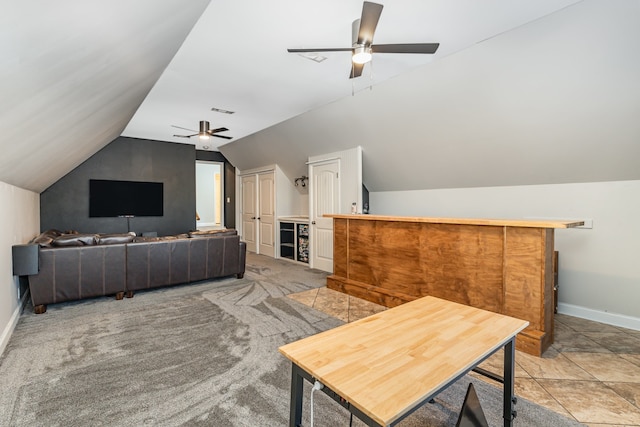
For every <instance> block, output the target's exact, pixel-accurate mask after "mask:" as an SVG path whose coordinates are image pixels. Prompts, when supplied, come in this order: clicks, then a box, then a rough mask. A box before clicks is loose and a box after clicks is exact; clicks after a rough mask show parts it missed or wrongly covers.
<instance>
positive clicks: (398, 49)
mask: <svg viewBox="0 0 640 427" xmlns="http://www.w3.org/2000/svg"><path fill="white" fill-rule="evenodd" d="M438 46H440V43H401V44H374V45H371V51H372V52H374V53H435V52H436V50H438Z"/></svg>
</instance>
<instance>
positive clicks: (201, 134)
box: [198, 120, 209, 139]
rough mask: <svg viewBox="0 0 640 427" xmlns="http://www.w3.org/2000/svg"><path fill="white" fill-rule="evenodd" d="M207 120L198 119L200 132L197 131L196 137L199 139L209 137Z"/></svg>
mask: <svg viewBox="0 0 640 427" xmlns="http://www.w3.org/2000/svg"><path fill="white" fill-rule="evenodd" d="M208 131H209V122H206V121H202V120H201V121H200V132H198V138H200V139H209V134H208V133H207V132H208Z"/></svg>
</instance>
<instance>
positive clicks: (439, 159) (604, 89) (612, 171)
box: [220, 0, 640, 191]
mask: <svg viewBox="0 0 640 427" xmlns="http://www.w3.org/2000/svg"><path fill="white" fill-rule="evenodd" d="M638 22H640V2H638V1H636V0H631V1H618V2H605V1H598V0H595V1H584V2H580V3H578V4H575V5H573V6H570V7H568V8H566V9H563V10H561V11H558V12H556V13H554V14H552V15H550V16H547V17H545V18H542V19H539V20H537V21H535V22H531V23H529V24H526V25H524V26H522V27H520V28H518V29H514V30H512V31H509V32H507V33H504V34H501V35H498V36H496V37H495V38H492V39H490V40H487V41H484V42H482V43H480V44H477V45H475V46H473V47H471V48H469V49H466V50H464V51H461V52H458V53H456V54H454V55H451V56H448V57H446V58H443V59H441V60H439V61H435V62H433V63H431V64H427V65H424V66H421V67H419V68H417V69H415V70H413V71H409V72H407V73H404V74H403V75H402V76H401V77H399V78H395V79H391V80H389V81H386V82H383V83H380V84H379V85H376V86H374V87H373V88H372V90H364V91H361V92H359V93H357V94H356V95H355V96H353V97H347V98H344V99H341V100H339V101H337V102H335V103H332V104H330V105H327V106H324V107H321V108H318V109H316V110H313V111H310V112H307V113H305V114H302V115H300V116H298V117H295V118H292V119H290V120H287V121H285V122H282V123H280V124H278V125H275V126H273V127H271V128H269V129H266V130H264V131H262V132H259V133H256V134H254V135H251V136H248V137H246V138H243V139H242V140H239V141H236V142H234V143H231V144H228V145H224V146H222V147H220V151H221V152H222V153H223V154H224V155H225V156H226V157H227V158H229V159H230V160H231V161H232V162H233V163H235V164H236V165H237V166H238V167H239V168H240V169H251V168H255V167H259V166H261V165H265V164H270V163H278V164H279V165H280V166H281V167H282V168H283V170H285V171H286V172H288V173H289V174H290V176H294V177H295V176H299V175H301V174H304V173H305V172H306V166H305V164H304V162H305V161H306V160H307V157H308V156H311V155H318V154H323V153H331V152H334V151H339V150H344V149H347V148H352V147H355V146H357V145H360V146H362V147H363V157H364V164H363V175H364V181H365V183H366V185H367V186H368V187H369V189H370V190H372V191H392V190H396V191H397V190H415V189H433V188H463V187H478V186H504V185H529V184H550V183H551V184H552V183H570V182H596V181H614V180H635V179H640V167H639V166H640V121H638V117H640V78H638V76H640V56H638V55H636V54H635V53H633V52H635V51H637V46H636V44H637V41H638V40H640V26H639V25H638Z"/></svg>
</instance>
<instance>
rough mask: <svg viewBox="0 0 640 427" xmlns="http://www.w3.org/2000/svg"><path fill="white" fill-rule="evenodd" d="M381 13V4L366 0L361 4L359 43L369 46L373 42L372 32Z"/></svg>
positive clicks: (374, 30)
mask: <svg viewBox="0 0 640 427" xmlns="http://www.w3.org/2000/svg"><path fill="white" fill-rule="evenodd" d="M381 13H382V5H381V4H378V3H371V2H369V1H366V2H364V3H363V5H362V16H361V17H360V30H359V31H358V40H357V41H356V43H357V44H359V45H365V46H369V45H370V44H371V43H372V42H373V34H374V33H375V32H376V27H377V26H378V20H379V19H380V14H381Z"/></svg>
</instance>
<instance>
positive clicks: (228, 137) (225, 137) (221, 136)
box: [211, 133, 233, 139]
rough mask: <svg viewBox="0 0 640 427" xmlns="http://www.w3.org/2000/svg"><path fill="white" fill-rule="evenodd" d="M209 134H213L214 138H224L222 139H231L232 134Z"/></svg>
mask: <svg viewBox="0 0 640 427" xmlns="http://www.w3.org/2000/svg"><path fill="white" fill-rule="evenodd" d="M211 136H215V137H216V138H224V139H232V138H233V137H232V136H226V135H218V134H217V133H214V134H213V135H211Z"/></svg>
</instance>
